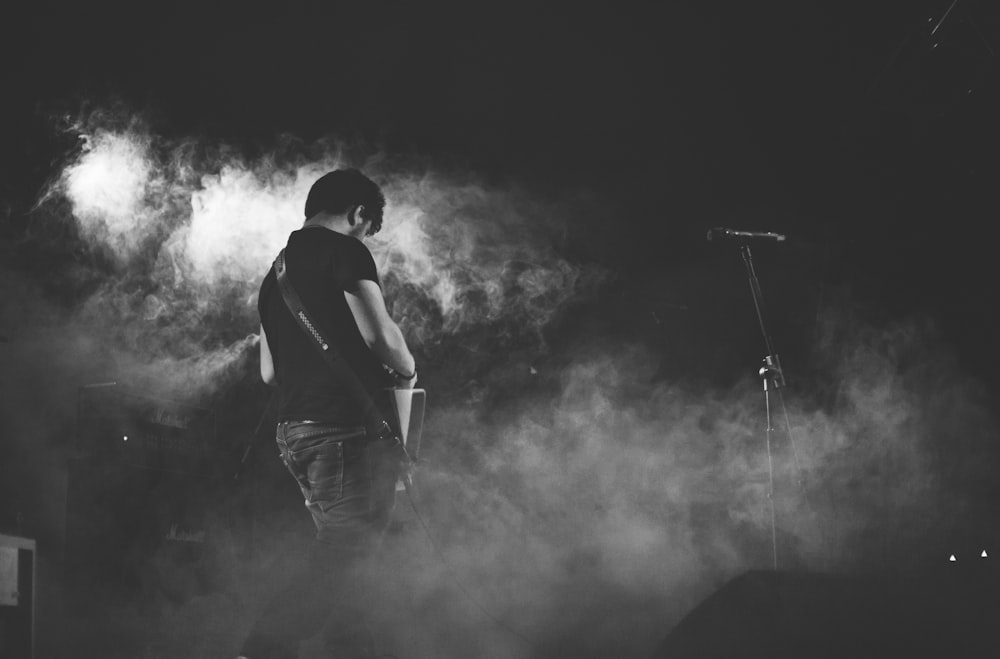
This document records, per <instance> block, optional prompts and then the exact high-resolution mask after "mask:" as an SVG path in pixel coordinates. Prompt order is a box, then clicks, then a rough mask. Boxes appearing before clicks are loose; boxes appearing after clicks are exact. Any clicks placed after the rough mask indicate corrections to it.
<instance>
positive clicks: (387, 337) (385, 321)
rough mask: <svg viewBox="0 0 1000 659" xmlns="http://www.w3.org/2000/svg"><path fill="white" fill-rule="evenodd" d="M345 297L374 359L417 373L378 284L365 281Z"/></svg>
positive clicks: (347, 292) (407, 383)
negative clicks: (373, 354)
mask: <svg viewBox="0 0 1000 659" xmlns="http://www.w3.org/2000/svg"><path fill="white" fill-rule="evenodd" d="M344 297H345V298H346V299H347V305H348V306H349V307H350V308H351V313H352V314H353V315H354V320H355V322H356V323H357V324H358V329H359V330H361V336H362V337H363V338H364V340H365V343H366V344H368V347H369V348H371V350H372V352H374V353H375V356H376V357H378V358H379V359H380V360H381V361H382V363H383V364H385V365H386V366H388V367H389V368H391V369H392V370H394V371H396V372H397V373H400V374H402V375H410V374H411V373H415V372H416V364H415V362H414V361H413V355H411V354H410V349H409V348H408V347H407V346H406V340H405V339H404V338H403V333H402V332H401V331H400V329H399V326H398V325H397V324H396V323H395V322H394V321H393V320H392V318H390V317H389V312H388V311H386V309H385V299H383V297H382V289H381V288H379V287H378V284H376V283H375V282H373V281H371V280H368V279H362V280H360V281H359V282H358V285H357V288H355V289H354V290H353V291H345V292H344ZM262 363H263V362H262ZM415 383H416V378H413V379H412V380H410V381H408V382H400V384H402V385H404V386H406V385H409V386H413V385H414V384H415Z"/></svg>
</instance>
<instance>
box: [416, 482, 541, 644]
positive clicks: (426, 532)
mask: <svg viewBox="0 0 1000 659" xmlns="http://www.w3.org/2000/svg"><path fill="white" fill-rule="evenodd" d="M402 481H403V487H404V488H405V489H406V498H407V499H409V501H410V507H411V508H413V514H414V515H415V516H416V518H417V521H418V522H419V523H420V527H421V528H422V529H423V530H424V535H426V536H427V540H428V541H429V542H430V543H431V547H432V548H433V549H434V552H435V553H436V554H437V557H438V560H440V561H441V564H442V565H444V566H445V567H446V568H448V576H449V577H450V578H451V580H452V582H453V583H454V584H455V585H456V586H457V587H458V589H459V590H460V591H461V592H462V594H463V595H465V597H466V599H468V600H469V601H470V602H472V603H473V604H474V605H475V607H476V608H477V609H479V611H480V612H482V614H483V615H484V616H486V617H487V618H488V619H489V620H490V621H492V622H493V624H495V625H496V626H497V627H500V628H501V629H503V630H504V631H506V632H507V633H509V634H511V635H512V636H515V637H516V638H517V639H518V640H520V641H521V642H522V643H524V644H525V645H526V646H527V647H528V648H529V649H531V650H534V651H536V652H537V650H538V649H539V648H538V647H536V646H535V644H534V643H533V642H532V641H531V640H530V639H529V638H528V637H526V636H524V635H523V634H521V633H520V632H518V631H517V630H516V629H514V628H512V627H511V626H510V625H508V624H507V623H505V622H504V621H503V620H500V619H499V618H497V617H496V616H494V615H493V614H492V613H490V612H489V611H488V610H487V609H486V607H485V606H484V605H483V604H481V603H480V602H479V600H477V599H476V598H475V597H473V596H472V594H471V593H470V592H469V590H468V589H467V588H466V587H465V585H464V584H463V583H462V581H461V580H460V579H459V578H458V577H457V576H455V574H454V569H453V568H452V567H451V566H450V565H449V564H448V559H446V558H445V556H444V552H443V551H441V547H440V546H439V545H438V543H437V542H436V541H435V540H434V536H433V535H432V534H431V530H430V528H428V526H427V523H426V522H425V521H424V517H423V515H421V514H420V510H419V509H418V508H417V501H416V498H415V497H414V496H413V490H412V489H411V487H412V484H411V483H410V479H409V478H403V479H402Z"/></svg>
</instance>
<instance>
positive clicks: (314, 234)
mask: <svg viewBox="0 0 1000 659" xmlns="http://www.w3.org/2000/svg"><path fill="white" fill-rule="evenodd" d="M285 263H286V267H287V271H288V278H289V280H290V281H291V283H292V286H293V287H294V288H295V291H296V292H297V293H298V294H299V298H300V299H301V300H302V304H303V306H305V308H306V311H307V312H308V313H309V316H310V317H311V318H312V320H313V322H314V323H315V324H316V325H318V326H319V328H320V331H321V332H322V333H323V335H324V336H326V337H327V338H328V339H329V340H331V341H332V342H333V343H334V345H335V346H336V348H337V350H338V352H339V354H340V355H341V356H342V357H343V358H344V359H345V360H346V361H347V363H348V364H349V365H350V366H351V368H353V369H354V372H355V373H356V374H357V375H358V377H359V378H361V381H362V382H363V383H364V384H365V386H366V388H367V389H368V390H369V391H370V392H371V393H373V394H374V393H375V392H376V391H377V390H378V389H380V388H382V387H385V386H389V385H391V382H388V381H387V378H388V376H387V375H386V372H385V370H384V369H383V368H382V365H381V363H380V362H379V360H378V358H377V357H376V356H375V355H374V353H372V351H371V350H369V349H368V346H367V345H366V344H365V341H364V339H363V338H362V336H361V332H360V331H359V330H358V326H357V323H356V322H355V321H354V316H353V314H352V313H351V308H350V307H349V306H348V305H347V300H346V299H345V298H344V292H345V291H352V290H355V289H356V288H357V282H359V281H361V280H362V279H368V280H371V281H373V282H375V283H376V284H379V285H380V286H381V284H380V282H379V279H378V272H377V271H376V269H375V260H374V259H373V258H372V255H371V252H369V251H368V248H367V247H365V245H364V243H362V242H361V241H360V240H358V239H357V238H352V237H350V236H345V235H343V234H340V233H337V232H335V231H331V230H329V229H325V228H323V227H310V228H305V229H300V230H298V231H295V232H293V233H292V234H291V235H290V236H289V237H288V245H287V247H286V248H285ZM257 309H258V311H259V312H260V319H261V323H262V324H263V326H264V332H265V333H266V334H267V342H268V347H269V348H270V349H271V356H272V357H273V358H274V372H275V376H276V377H277V380H278V420H279V421H296V420H298V421H301V420H307V419H308V420H312V421H324V422H329V423H335V424H338V425H362V424H363V423H364V416H363V414H362V412H361V409H360V407H359V406H358V404H357V403H356V402H355V401H354V400H353V399H352V398H351V396H350V394H349V392H348V390H347V389H346V388H345V386H344V385H343V383H341V382H340V381H339V380H338V379H337V378H336V377H335V376H334V372H333V369H331V368H330V365H329V364H327V363H326V361H325V360H324V359H323V358H322V357H321V356H320V354H319V351H318V350H317V349H316V347H315V346H314V345H313V343H312V341H313V340H312V339H311V338H310V337H309V336H307V335H306V333H305V332H304V331H303V329H302V328H301V327H300V326H299V325H298V323H296V322H295V319H294V318H293V317H292V314H291V312H289V311H288V307H287V306H285V301H284V299H283V298H282V296H281V289H280V288H278V280H277V278H276V277H275V274H274V267H273V266H272V267H271V270H270V271H269V272H268V273H267V276H266V277H265V278H264V282H263V283H262V284H261V287H260V295H259V298H258V301H257Z"/></svg>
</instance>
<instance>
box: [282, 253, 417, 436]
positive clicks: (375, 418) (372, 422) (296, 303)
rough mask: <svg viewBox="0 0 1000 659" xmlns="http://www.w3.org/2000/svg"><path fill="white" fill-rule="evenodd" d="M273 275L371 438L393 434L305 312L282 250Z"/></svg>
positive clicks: (353, 374) (358, 379)
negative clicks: (357, 408) (353, 403)
mask: <svg viewBox="0 0 1000 659" xmlns="http://www.w3.org/2000/svg"><path fill="white" fill-rule="evenodd" d="M274 274H275V275H276V276H277V279H278V288H280V289H281V297H283V298H284V299H285V304H286V305H287V306H288V310H289V311H291V312H292V317H293V318H295V322H297V323H298V324H299V327H301V328H302V331H304V332H305V333H306V335H307V336H309V337H311V338H312V341H310V343H312V344H313V346H315V347H316V350H318V351H319V353H320V355H322V357H323V360H324V361H325V362H326V363H327V364H329V365H330V368H332V369H333V372H334V373H335V374H336V375H337V377H338V378H339V379H340V381H341V382H343V383H344V384H345V385H346V386H347V389H348V391H349V392H350V393H351V396H352V397H353V398H354V400H355V401H356V402H357V403H358V404H359V405H360V406H361V409H362V410H363V411H364V415H365V427H366V429H367V430H368V433H369V436H370V437H371V438H381V437H389V436H392V435H393V434H394V433H393V430H392V427H391V426H390V425H389V423H388V422H387V421H386V420H385V416H384V415H383V414H382V412H381V411H379V409H378V407H377V406H376V405H375V401H374V400H372V397H371V395H370V394H369V393H368V390H367V389H365V385H364V384H363V383H362V382H361V379H360V378H359V377H358V374H357V373H355V372H354V369H353V368H351V366H350V365H349V364H348V363H347V362H346V361H344V358H343V357H341V356H340V354H339V353H338V352H337V348H336V346H335V345H334V343H333V342H332V341H329V340H328V339H327V338H326V337H324V336H323V334H322V332H320V330H319V327H317V326H316V324H315V323H314V322H312V320H311V319H310V317H309V314H308V313H306V309H305V307H304V306H303V305H302V300H301V299H300V298H299V296H298V293H296V292H295V289H294V288H293V287H292V282H291V281H290V280H289V279H288V270H287V268H286V267H285V250H284V249H282V250H281V251H280V252H279V253H278V258H276V259H275V260H274ZM397 442H399V438H397ZM399 444H400V446H402V442H399Z"/></svg>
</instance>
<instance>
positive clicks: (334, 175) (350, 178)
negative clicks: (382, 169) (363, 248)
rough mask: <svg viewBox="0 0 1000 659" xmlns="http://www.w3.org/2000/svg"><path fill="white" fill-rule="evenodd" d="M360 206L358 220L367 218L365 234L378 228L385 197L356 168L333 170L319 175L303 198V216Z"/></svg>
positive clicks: (337, 212)
mask: <svg viewBox="0 0 1000 659" xmlns="http://www.w3.org/2000/svg"><path fill="white" fill-rule="evenodd" d="M354 206H364V207H365V208H364V212H363V213H362V214H361V217H362V219H365V220H370V221H371V223H372V224H371V228H370V229H369V230H368V235H372V234H373V233H376V232H377V231H378V230H379V229H381V228H382V211H383V210H385V196H384V195H383V194H382V191H381V190H380V189H379V187H378V184H377V183H375V182H374V181H372V180H371V179H370V178H368V177H367V176H365V175H364V174H362V173H361V172H359V171H358V170H356V169H336V170H334V171H332V172H329V173H327V174H324V175H323V176H321V177H319V179H317V181H316V182H315V183H313V185H312V187H311V188H310V189H309V195H308V196H307V197H306V218H307V219H308V218H310V217H312V216H313V215H315V214H316V213H319V212H322V211H326V212H328V213H334V214H336V215H340V214H341V213H346V212H347V211H349V210H351V208H353V207H354Z"/></svg>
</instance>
